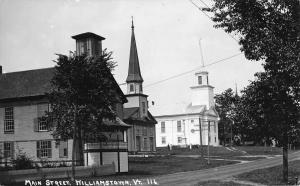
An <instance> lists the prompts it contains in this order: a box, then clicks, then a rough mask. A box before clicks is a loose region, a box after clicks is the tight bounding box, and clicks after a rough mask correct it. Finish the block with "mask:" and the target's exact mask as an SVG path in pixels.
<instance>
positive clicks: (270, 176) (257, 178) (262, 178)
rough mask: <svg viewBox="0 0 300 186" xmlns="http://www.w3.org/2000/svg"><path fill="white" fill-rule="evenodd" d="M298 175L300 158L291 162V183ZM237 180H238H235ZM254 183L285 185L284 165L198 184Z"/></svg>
mask: <svg viewBox="0 0 300 186" xmlns="http://www.w3.org/2000/svg"><path fill="white" fill-rule="evenodd" d="M296 176H298V178H299V180H300V160H297V161H293V162H290V163H289V178H292V179H290V182H291V183H290V184H291V185H292V184H295V179H294V178H295V177H296ZM234 180H236V181H234ZM249 182H250V183H252V185H258V184H264V185H285V183H283V182H282V166H276V167H270V168H266V169H258V170H254V171H251V172H248V173H243V174H240V175H237V176H234V178H233V179H232V181H231V180H230V179H227V180H210V181H205V182H199V183H198V186H214V185H216V186H217V185H220V186H230V185H233V186H240V185H241V186H246V185H250V184H247V183H249Z"/></svg>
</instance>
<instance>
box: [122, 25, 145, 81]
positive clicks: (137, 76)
mask: <svg viewBox="0 0 300 186" xmlns="http://www.w3.org/2000/svg"><path fill="white" fill-rule="evenodd" d="M131 28H132V31H131V44H130V56H129V68H128V76H127V79H126V82H127V83H128V82H143V78H142V75H141V70H140V64H139V57H138V53H137V47H136V42H135V36H134V26H133V24H132V26H131Z"/></svg>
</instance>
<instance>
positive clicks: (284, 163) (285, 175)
mask: <svg viewBox="0 0 300 186" xmlns="http://www.w3.org/2000/svg"><path fill="white" fill-rule="evenodd" d="M283 138H284V139H283V148H282V158H283V159H282V166H283V168H282V176H283V181H284V183H288V175H289V172H288V171H289V168H288V166H289V165H288V134H287V131H284V134H283Z"/></svg>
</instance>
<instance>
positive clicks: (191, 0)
mask: <svg viewBox="0 0 300 186" xmlns="http://www.w3.org/2000/svg"><path fill="white" fill-rule="evenodd" d="M200 1H201V2H202V4H204V6H206V8H209V6H208V5H207V4H206V3H205V2H204V1H203V0H200ZM190 2H191V3H192V4H193V5H194V6H195V7H197V8H198V9H199V10H200V11H201V12H202V13H203V14H204V15H206V17H208V18H209V19H210V20H211V21H212V22H214V21H213V19H212V18H211V17H210V16H209V15H208V14H207V13H206V12H205V11H203V10H202V8H201V7H199V6H198V5H196V3H194V2H193V0H190ZM228 35H229V36H230V37H231V38H232V39H234V40H235V41H236V42H238V43H239V41H238V40H237V39H235V38H234V37H233V36H232V35H230V34H228Z"/></svg>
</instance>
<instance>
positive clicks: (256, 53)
mask: <svg viewBox="0 0 300 186" xmlns="http://www.w3.org/2000/svg"><path fill="white" fill-rule="evenodd" d="M213 1H214V4H213V6H212V8H208V9H205V10H206V11H210V12H212V13H213V21H214V22H215V23H216V25H215V26H216V27H217V28H223V29H224V30H225V31H226V32H228V33H235V34H236V35H238V36H239V44H240V45H241V46H242V47H241V50H242V51H243V52H244V54H245V56H246V58H247V59H250V60H264V61H265V63H264V68H265V71H266V73H267V76H268V77H269V80H270V81H273V85H274V86H273V87H272V88H273V91H274V92H273V94H272V96H273V99H276V101H277V103H276V105H274V107H275V108H276V111H277V112H276V113H277V114H278V115H277V117H281V120H280V121H283V119H286V121H285V122H282V123H279V122H276V126H278V127H279V128H281V129H282V130H281V136H282V145H283V180H284V181H285V182H287V179H288V161H287V149H288V133H289V132H290V131H289V129H290V128H291V127H289V125H295V123H294V122H295V120H297V119H298V118H296V117H297V116H296V115H295V114H292V115H290V113H289V111H290V110H289V109H287V108H290V107H293V105H297V106H298V107H299V102H300V101H299V97H300V90H299V89H300V81H299V80H300V73H299V71H300V53H299V51H300V13H299V12H300V4H299V1H298V0H289V1H285V0H213Z"/></svg>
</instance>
